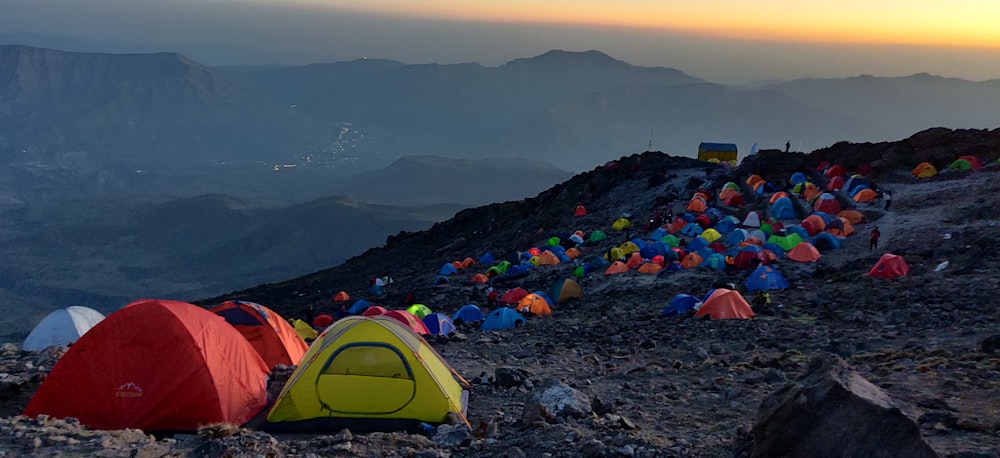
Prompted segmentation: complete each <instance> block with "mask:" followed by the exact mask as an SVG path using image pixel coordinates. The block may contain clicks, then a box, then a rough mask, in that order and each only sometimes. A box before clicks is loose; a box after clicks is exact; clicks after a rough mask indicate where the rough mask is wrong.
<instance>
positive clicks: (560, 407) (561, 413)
mask: <svg viewBox="0 0 1000 458" xmlns="http://www.w3.org/2000/svg"><path fill="white" fill-rule="evenodd" d="M591 413H592V410H591V400H590V397H588V396H587V395H586V394H584V393H582V392H580V391H578V390H576V389H573V388H572V387H570V386H569V385H567V384H565V383H563V382H558V381H557V382H551V383H549V384H548V385H547V386H545V387H543V388H540V389H538V390H536V391H535V392H534V393H532V394H531V395H530V396H529V398H528V400H527V401H525V403H524V410H523V411H522V414H521V422H522V424H525V425H530V424H531V423H534V422H535V421H538V420H544V421H547V422H549V423H553V422H554V421H555V419H557V418H583V417H586V416H588V415H590V414H591Z"/></svg>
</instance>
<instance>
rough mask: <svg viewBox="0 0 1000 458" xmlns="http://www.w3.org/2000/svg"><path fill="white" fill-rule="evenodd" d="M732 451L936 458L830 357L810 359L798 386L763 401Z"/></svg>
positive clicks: (910, 424)
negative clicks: (746, 434) (743, 440)
mask: <svg viewBox="0 0 1000 458" xmlns="http://www.w3.org/2000/svg"><path fill="white" fill-rule="evenodd" d="M846 425H850V426H849V427H847V426H846ZM736 449H737V450H738V451H741V452H742V453H738V455H746V456H750V457H753V458H756V457H772V456H773V457H790V456H810V457H816V458H824V457H831V458H832V457H840V456H866V457H886V458H888V457H896V456H907V457H936V456H937V454H936V453H935V452H934V450H933V449H931V447H930V446H929V445H928V444H927V443H926V442H924V440H923V438H921V436H920V428H919V427H918V426H917V424H916V423H915V422H914V421H913V420H911V419H909V418H907V417H906V416H905V415H903V413H902V412H901V411H900V409H899V408H898V407H897V406H896V405H895V404H894V403H893V401H892V399H891V398H890V397H889V395H888V394H886V393H885V392H884V391H882V389H881V388H879V387H877V386H875V385H873V384H872V383H871V382H869V381H868V380H865V379H864V378H863V377H861V375H859V374H858V373H856V372H854V371H853V370H851V369H850V368H849V367H848V366H847V365H846V364H845V363H844V362H843V361H842V360H841V359H840V358H838V357H837V356H835V355H832V354H822V355H820V356H818V357H814V358H813V359H812V361H811V362H810V364H809V370H808V371H807V372H806V374H804V375H803V376H802V377H801V378H800V379H799V380H798V381H796V382H793V383H789V384H786V385H785V386H784V387H782V388H781V389H779V390H778V391H777V392H775V393H774V394H771V395H769V396H767V397H765V398H764V400H763V401H762V402H761V406H760V410H759V411H758V413H757V420H756V422H755V424H754V426H753V429H752V430H751V432H750V436H749V438H748V440H747V442H746V443H743V444H739V443H737V444H736Z"/></svg>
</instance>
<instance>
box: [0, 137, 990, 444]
mask: <svg viewBox="0 0 1000 458" xmlns="http://www.w3.org/2000/svg"><path fill="white" fill-rule="evenodd" d="M965 138H966V137H964V136H963V139H965ZM997 152H998V153H1000V150H998V151H997ZM935 154H937V153H935ZM918 159H919V158H914V160H913V163H914V164H915V163H917V162H919V160H918ZM994 159H995V158H994ZM809 160H810V159H809V158H808V157H806V156H802V155H788V156H783V158H782V159H781V160H780V165H774V164H771V165H770V166H769V168H768V171H769V172H770V173H771V174H772V175H775V176H777V175H781V174H784V173H787V175H790V171H793V170H796V169H805V168H806V167H807V166H808V164H809ZM635 164H639V166H635ZM618 165H619V167H618V168H617V169H614V170H611V169H605V168H598V169H595V171H593V172H590V173H588V174H583V175H580V176H577V177H575V178H573V179H571V180H570V181H568V182H567V183H565V184H563V185H560V186H557V187H555V188H553V189H550V190H549V191H546V192H545V193H542V194H541V195H540V196H539V197H537V198H535V199H529V200H527V201H521V202H516V203H507V204H496V205H492V206H488V207H483V208H480V209H474V210H469V211H465V212H462V213H460V214H459V215H457V216H456V218H455V219H453V220H451V221H449V222H445V223H441V224H438V225H436V226H435V227H434V228H432V229H430V230H429V231H426V232H423V233H418V234H401V235H399V236H397V237H393V238H391V239H390V240H389V241H388V242H389V243H388V244H387V246H386V247H383V248H378V249H373V250H369V252H367V253H366V254H364V255H362V256H359V257H357V258H354V259H352V260H350V261H349V262H348V263H347V264H346V265H344V266H341V267H338V268H335V269H331V270H328V271H323V272H318V273H316V274H313V275H311V276H307V277H303V278H301V279H296V280H291V281H289V282H285V283H282V284H276V285H261V286H259V287H257V288H254V289H252V290H248V291H243V292H237V293H233V294H231V295H227V296H226V297H227V298H228V297H232V298H240V299H248V300H255V301H257V302H260V303H263V304H266V305H269V306H271V307H272V308H275V309H276V310H277V311H279V312H281V313H285V314H287V315H290V316H297V315H299V314H300V313H301V312H302V310H303V309H304V308H305V307H307V306H308V305H315V306H316V307H317V308H319V309H320V310H323V309H324V308H327V307H328V306H329V305H330V302H329V297H330V296H329V294H330V292H331V291H333V292H335V291H338V290H341V289H345V290H348V291H349V292H351V293H352V294H355V293H356V294H355V295H356V296H358V297H361V296H363V291H364V288H365V287H366V285H367V282H366V279H367V278H369V277H371V276H373V275H383V274H391V275H392V276H393V278H394V280H395V283H394V284H393V285H392V288H391V290H390V295H389V296H387V297H386V298H385V299H384V303H385V304H386V305H389V306H398V305H399V302H401V301H402V296H403V295H405V294H406V292H407V291H413V292H414V293H415V294H416V295H417V297H418V300H419V301H420V302H423V303H425V304H427V305H429V306H431V307H432V308H434V309H436V310H442V311H445V312H448V313H451V312H453V311H454V310H456V309H457V308H458V307H460V306H461V305H464V304H466V303H469V302H474V303H479V304H480V305H484V304H483V303H484V302H485V301H484V300H483V297H484V296H483V291H482V290H481V289H480V288H478V287H476V286H474V285H472V284H468V283H463V282H461V281H454V282H453V283H452V284H450V285H447V286H438V287H432V286H430V285H431V284H432V280H433V278H434V277H435V274H436V272H437V268H438V267H440V265H441V264H442V263H443V262H447V261H451V260H457V259H464V258H465V257H467V256H471V257H474V258H476V257H478V256H479V255H480V254H481V253H482V252H483V251H485V250H486V249H491V250H493V251H494V252H498V251H499V252H502V251H503V250H507V249H512V248H521V249H523V248H527V247H528V246H533V245H536V244H539V243H541V242H542V241H543V240H545V239H546V238H547V237H549V236H550V235H551V234H554V233H559V232H562V231H573V230H577V229H580V230H583V231H585V232H589V231H590V230H593V229H599V228H600V229H604V230H608V228H609V226H610V224H611V222H612V221H613V220H614V219H615V218H616V217H617V216H618V215H619V214H621V213H623V212H628V213H631V214H632V215H634V219H642V217H644V216H647V215H648V214H650V213H651V212H652V210H653V209H657V208H664V206H668V205H674V206H675V208H677V209H678V210H680V209H681V208H682V207H683V205H684V204H685V203H686V202H687V200H688V199H689V197H690V195H691V193H692V192H693V190H694V189H697V188H699V187H702V186H716V188H717V187H718V186H719V185H721V184H722V183H724V182H726V181H730V180H731V179H735V178H745V175H746V174H747V173H746V172H747V171H748V169H746V168H744V169H741V170H737V171H733V170H728V169H723V168H717V167H714V166H706V165H705V164H704V163H698V162H695V161H690V160H686V159H680V158H668V157H665V156H662V155H657V154H653V153H647V154H644V155H642V156H632V157H629V158H623V159H622V160H621V161H619V164H618ZM751 166H752V164H749V165H747V167H751ZM880 172H881V176H882V177H883V179H882V180H881V181H880V182H879V185H880V186H881V187H883V188H885V189H892V190H893V196H894V202H893V205H892V208H891V210H890V211H885V210H883V209H882V208H881V206H880V204H876V205H867V206H862V207H859V208H858V209H859V210H862V211H863V212H864V214H865V215H866V217H867V219H868V222H867V223H865V224H860V225H858V226H857V227H856V231H857V233H856V234H855V235H853V236H851V237H849V238H848V239H847V241H846V243H845V245H844V248H842V249H841V250H839V251H834V252H828V253H825V254H824V256H823V258H822V259H820V261H819V262H817V263H815V264H800V263H795V262H791V261H789V260H781V261H780V262H779V263H778V264H777V265H776V267H777V268H778V269H779V270H780V271H781V272H782V273H783V274H784V275H785V276H786V277H787V278H788V280H789V282H790V284H791V285H792V286H791V288H789V289H787V290H784V291H780V292H775V293H773V294H772V299H773V301H774V304H773V305H772V306H771V307H769V308H766V309H757V310H756V312H757V314H758V315H757V316H756V317H754V318H753V319H752V320H746V321H738V320H733V321H709V320H700V319H693V318H691V317H681V318H662V319H661V318H658V317H657V315H658V314H659V312H660V311H661V310H662V309H663V308H664V307H665V306H666V305H667V303H668V302H669V300H670V299H671V298H672V297H673V296H674V295H675V294H678V293H687V294H695V295H702V294H704V293H705V292H706V291H707V290H708V289H710V288H711V287H713V285H718V284H721V283H730V282H731V283H735V284H737V285H741V284H742V282H743V280H744V279H745V277H746V274H747V273H746V272H745V271H726V272H725V273H721V274H717V273H715V272H708V271H704V270H695V271H685V272H670V273H663V274H658V275H644V274H639V273H636V272H629V273H625V274H621V275H615V276H604V275H602V274H600V273H595V274H591V275H589V276H587V277H586V278H585V279H583V280H582V281H581V284H582V286H583V288H584V290H585V291H586V293H587V297H586V298H584V299H582V300H575V301H572V302H569V303H566V304H561V305H559V306H557V307H556V308H555V312H554V314H553V315H552V316H549V317H544V318H532V319H530V320H529V322H528V323H527V324H526V325H525V326H523V327H520V328H517V329H512V330H507V331H502V332H479V331H475V330H465V331H464V332H463V334H462V336H461V337H459V338H453V339H444V340H437V341H433V342H432V343H433V345H434V347H435V348H436V349H437V350H438V351H439V352H440V353H441V354H442V355H443V356H444V357H445V359H446V360H448V361H449V362H450V363H451V364H452V365H453V366H454V367H455V368H456V369H457V370H458V371H459V372H460V373H461V374H463V375H464V376H465V377H466V378H467V379H468V380H469V381H470V382H472V384H473V393H472V398H471V403H470V408H469V415H468V417H469V420H470V422H471V423H472V430H471V431H468V432H466V431H463V430H460V429H459V428H452V427H450V426H444V427H442V428H439V430H438V434H437V435H435V436H431V437H427V436H421V435H408V434H402V433H388V434H382V433H380V434H366V435H355V434H352V433H351V432H350V431H331V432H329V433H328V434H316V435H275V436H272V435H268V434H266V433H263V432H259V431H255V430H253V429H249V428H243V429H238V428H232V427H226V426H221V425H215V426H212V427H209V428H205V429H203V430H202V431H199V432H197V433H192V434H189V435H179V436H172V437H166V438H157V437H152V436H148V435H145V434H143V433H142V432H140V431H110V432H109V431H91V430H88V429H86V428H84V427H82V426H80V425H78V424H76V423H75V422H73V421H72V420H55V419H46V418H38V419H27V418H24V417H19V416H17V413H18V412H19V411H20V410H21V409H23V407H24V406H25V405H26V403H27V400H28V399H29V398H30V396H31V394H32V393H33V391H34V389H35V388H37V386H38V384H39V383H40V381H41V380H42V379H43V378H44V374H45V373H46V372H47V371H48V369H50V368H51V366H52V364H54V361H55V360H56V359H57V358H58V356H59V355H60V353H59V352H57V351H53V352H47V353H43V354H29V353H24V352H20V351H19V350H18V349H17V348H16V346H13V345H7V346H5V347H4V348H3V356H2V359H0V383H2V385H0V386H2V390H0V415H3V418H2V419H0V455H6V456H14V455H17V456H25V455H29V456H53V455H59V456H84V455H93V456H122V455H130V456H421V457H439V456H455V457H481V456H482V457H485V456H508V457H519V456H554V457H577V456H733V455H736V456H741V454H742V453H744V451H741V450H740V448H739V443H740V442H741V441H742V440H743V439H745V438H746V437H747V436H748V435H749V434H750V433H751V429H752V428H753V427H754V424H755V421H756V420H757V416H758V411H759V408H760V406H761V403H762V401H763V400H764V399H765V398H766V397H767V396H769V395H771V394H772V393H775V392H777V391H779V390H780V389H782V388H783V387H785V386H786V385H787V384H788V383H789V382H792V381H795V380H797V379H799V378H800V377H801V376H802V375H803V374H804V373H805V372H806V370H807V368H808V367H809V362H810V359H812V358H814V357H815V356H817V355H824V354H833V355H837V356H839V357H840V358H842V359H843V360H844V361H846V362H847V364H849V365H850V367H852V368H853V370H855V371H856V372H857V373H858V374H860V375H861V376H862V377H864V378H865V379H867V380H868V381H870V382H871V383H872V384H874V385H876V386H877V387H879V388H881V389H882V390H883V391H884V392H885V393H886V394H888V395H889V396H890V397H891V398H892V402H893V403H894V404H895V405H896V406H897V407H899V410H900V411H902V413H903V414H905V416H906V417H908V418H909V419H911V420H912V421H913V422H915V423H916V425H918V426H919V431H920V434H921V436H922V437H923V440H924V441H926V442H927V443H928V444H929V445H930V446H931V447H932V448H933V450H934V451H935V452H936V453H937V454H939V455H941V456H953V457H991V456H992V457H995V456H997V455H998V452H1000V396H997V393H998V392H1000V356H998V354H997V353H996V351H997V350H1000V328H998V322H1000V314H998V313H997V308H996V307H997V301H996V299H995V297H996V291H1000V276H998V273H1000V261H998V255H1000V227H998V225H997V223H998V222H1000V192H998V191H1000V172H998V171H997V170H981V171H975V172H962V173H960V174H951V175H943V176H941V177H939V178H936V179H931V180H925V181H919V182H918V181H916V180H914V179H912V178H910V177H909V176H908V175H907V174H905V173H903V172H901V171H899V170H897V171H896V172H897V173H893V171H892V170H882V171H880ZM787 175H786V176H787ZM740 181H742V179H740ZM578 203H583V204H585V205H586V206H587V207H588V209H589V210H590V215H588V216H587V217H584V218H573V217H572V216H570V215H572V209H573V208H574V207H575V206H576V205H577V204H578ZM763 205H764V204H763V202H762V201H756V202H750V203H749V205H748V207H747V208H746V209H743V210H740V211H739V214H743V213H745V212H746V211H747V210H748V209H751V208H763ZM734 211H735V210H734ZM873 224H877V225H878V226H879V227H880V229H881V231H882V234H883V238H882V241H883V243H882V246H881V247H880V249H879V250H878V252H869V251H868V240H867V232H868V231H869V230H870V228H871V226H872V225H873ZM621 241H622V238H621V236H618V239H617V240H615V242H616V243H620V242H621ZM610 243H611V242H606V243H604V244H598V245H595V246H587V247H584V253H585V256H587V257H589V256H590V255H593V254H595V253H603V252H605V251H606V250H607V247H608V246H610ZM887 252H891V253H895V254H899V255H902V256H904V258H905V259H906V261H907V262H908V263H909V265H910V267H911V271H910V275H909V276H907V277H903V278H900V279H896V280H881V279H875V278H872V277H869V276H868V275H866V273H867V271H868V269H869V268H871V266H872V265H873V264H874V263H875V262H876V260H877V259H878V257H879V256H880V254H882V253H887ZM944 261H947V262H948V265H947V267H946V268H944V269H943V270H940V271H936V270H935V267H936V266H938V265H940V264H941V263H942V262H944ZM571 270H572V267H571V266H569V265H563V266H549V267H545V266H543V267H541V268H538V269H535V270H534V271H533V272H532V273H531V274H530V275H529V276H527V277H523V278H519V279H515V280H513V281H498V282H497V283H498V284H497V285H496V286H497V287H498V288H500V289H503V288H507V287H513V286H523V287H525V288H526V289H529V290H534V289H547V287H548V286H549V284H551V282H552V281H554V280H556V279H558V278H561V277H563V276H565V275H568V274H569V272H570V271H571ZM472 273H473V272H469V273H462V274H460V275H459V277H460V278H466V277H468V276H471V275H472ZM217 300H218V298H214V299H208V300H206V301H204V302H205V303H211V302H215V301H217ZM289 372H290V369H285V370H279V371H277V372H276V373H275V375H274V376H273V378H274V380H272V383H271V388H272V391H274V390H276V389H278V388H280V386H281V384H282V383H283V380H284V378H286V377H287V376H288V374H289ZM546 390H560V392H561V393H562V392H565V393H569V394H568V395H569V396H571V397H572V398H573V400H574V403H572V405H573V406H575V407H574V408H572V409H567V410H565V411H562V412H547V411H546V410H544V409H542V410H539V409H538V407H537V404H538V402H539V397H540V396H541V393H542V392H543V391H546ZM546 392H548V391H546ZM539 412H541V414H540V413H539ZM850 427H851V425H844V428H845V429H848V428H850Z"/></svg>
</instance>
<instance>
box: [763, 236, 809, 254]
mask: <svg viewBox="0 0 1000 458" xmlns="http://www.w3.org/2000/svg"><path fill="white" fill-rule="evenodd" d="M767 243H773V244H776V245H778V246H780V247H781V249H783V250H785V251H790V250H791V249H792V248H795V245H798V244H800V243H802V237H799V234H796V233H794V232H792V233H790V234H788V235H785V236H780V235H772V236H770V237H768V238H767Z"/></svg>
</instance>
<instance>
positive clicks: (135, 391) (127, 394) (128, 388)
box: [115, 382, 142, 398]
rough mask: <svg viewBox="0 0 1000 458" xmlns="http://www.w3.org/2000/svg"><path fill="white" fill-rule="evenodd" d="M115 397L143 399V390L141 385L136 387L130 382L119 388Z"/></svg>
mask: <svg viewBox="0 0 1000 458" xmlns="http://www.w3.org/2000/svg"><path fill="white" fill-rule="evenodd" d="M115 397H118V398H141V397H142V388H140V387H139V385H136V384H135V383H133V382H128V383H126V384H124V385H122V386H120V387H118V391H117V392H116V393H115Z"/></svg>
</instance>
